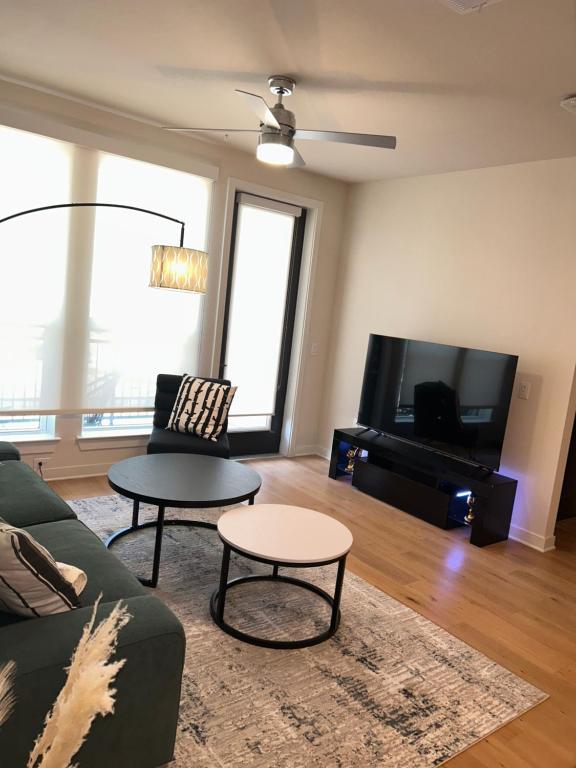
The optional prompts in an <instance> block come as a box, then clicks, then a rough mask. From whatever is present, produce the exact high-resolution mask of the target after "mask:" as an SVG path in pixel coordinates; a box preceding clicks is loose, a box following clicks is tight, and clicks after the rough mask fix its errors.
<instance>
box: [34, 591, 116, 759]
mask: <svg viewBox="0 0 576 768" xmlns="http://www.w3.org/2000/svg"><path fill="white" fill-rule="evenodd" d="M99 602H100V598H98V600H97V601H96V604H95V606H94V611H93V612H92V618H91V619H90V621H89V622H88V624H86V626H85V627H84V631H83V632H82V637H81V638H80V642H79V643H78V646H77V648H76V650H75V651H74V655H73V656H72V661H71V663H70V666H69V667H68V677H67V679H66V683H65V685H64V687H63V688H62V690H61V691H60V693H59V695H58V698H57V699H56V701H55V702H54V706H53V707H52V709H51V711H50V712H49V713H48V715H47V716H46V720H45V723H44V731H43V732H42V734H41V735H40V736H39V737H38V739H37V740H36V743H35V745H34V749H33V750H32V752H31V754H30V758H29V761H28V768H78V767H77V766H72V765H71V761H72V758H73V757H74V755H76V753H77V752H78V750H79V749H80V747H81V746H82V744H83V743H84V741H85V739H86V736H87V735H88V732H89V730H90V727H91V725H92V722H93V720H94V718H95V717H96V716H97V715H101V716H102V717H105V716H106V715H109V714H111V713H113V712H114V696H115V694H116V689H115V688H112V684H113V682H114V680H115V679H116V675H117V674H118V671H119V670H120V669H121V668H122V667H123V666H124V663H125V660H119V661H114V662H111V661H110V657H111V656H112V654H113V653H114V651H115V650H116V645H117V642H118V633H119V631H120V630H121V629H122V627H123V626H125V625H126V624H127V622H128V621H129V619H130V616H129V614H128V612H127V610H126V608H125V607H124V606H122V605H121V604H120V603H118V604H117V605H116V606H115V607H114V609H113V610H112V612H111V613H110V615H109V616H108V617H107V618H105V619H104V620H103V621H102V622H101V623H100V624H99V625H98V626H97V627H96V628H94V622H95V619H96V609H97V608H98V603H99Z"/></svg>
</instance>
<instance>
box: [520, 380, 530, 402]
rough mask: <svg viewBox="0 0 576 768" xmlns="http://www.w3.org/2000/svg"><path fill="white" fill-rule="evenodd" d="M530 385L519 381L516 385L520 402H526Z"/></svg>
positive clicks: (527, 382)
mask: <svg viewBox="0 0 576 768" xmlns="http://www.w3.org/2000/svg"><path fill="white" fill-rule="evenodd" d="M531 389H532V384H531V382H529V381H521V382H520V384H519V385H518V397H519V398H520V400H528V398H529V397H530V390H531Z"/></svg>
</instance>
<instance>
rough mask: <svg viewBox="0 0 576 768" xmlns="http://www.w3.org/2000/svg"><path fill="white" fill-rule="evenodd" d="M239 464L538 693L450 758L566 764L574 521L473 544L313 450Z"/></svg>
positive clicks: (574, 654)
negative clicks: (385, 499) (359, 486)
mask: <svg viewBox="0 0 576 768" xmlns="http://www.w3.org/2000/svg"><path fill="white" fill-rule="evenodd" d="M249 464H250V465H251V466H252V467H253V468H254V469H255V470H256V471H258V472H259V473H260V474H261V476H262V479H263V483H262V490H261V492H260V493H259V495H258V497H257V501H258V502H262V503H263V502H268V503H284V504H295V505H298V506H307V507H312V508H314V509H317V510H319V511H320V512H325V513H327V514H330V515H332V516H333V517H335V518H337V519H338V520H341V521H342V522H343V523H345V524H346V525H348V526H349V528H350V529H351V530H352V532H353V534H354V546H353V549H352V553H351V556H350V558H349V567H350V569H351V570H352V571H354V572H355V573H356V574H358V575H359V576H361V577H362V578H364V579H366V581H369V582H371V583H372V584H374V585H375V586H377V587H379V588H380V589H382V590H384V591H385V592H387V593H388V594H390V595H392V596H394V597H395V598H396V599H398V600H400V601H401V602H403V603H405V604H406V605H409V606H411V607H412V608H414V610H416V611H418V612H419V613H421V614H422V615H423V616H425V617H426V618H428V619H430V620H431V621H434V622H435V623H436V624H439V625H440V626H441V627H444V628H445V629H447V630H448V631H449V632H451V633H452V634H453V635H456V636H457V637H459V638H461V639H462V640H464V641H465V642H467V643H469V644H470V645H472V646H473V647H474V648H477V649H478V650H480V651H483V652H484V653H485V654H486V655H487V656H489V657H490V658H492V659H494V660H495V661H497V662H499V663H500V664H502V665H503V666H505V667H507V668H508V669H510V670H511V671H513V672H515V673H516V674H518V675H520V676H522V677H523V678H525V679H527V680H529V681H530V682H531V683H533V684H534V685H537V686H538V687H539V688H541V689H543V690H544V691H546V692H547V693H548V694H550V699H549V700H548V701H546V702H544V703H543V704H541V705H540V706H538V707H536V708H535V709H533V710H531V711H530V712H528V713H527V714H525V715H524V716H523V717H520V718H518V719H517V720H515V721H514V722H512V723H511V724H509V725H507V726H505V727H504V728H501V729H500V730H499V731H497V732H496V733H494V734H493V735H491V736H489V737H488V738H486V739H484V740H483V741H481V742H480V743H478V744H476V745H474V746H473V747H471V748H470V749H469V750H467V751H466V752H464V753H462V754H461V755H458V756H457V757H455V758H454V759H453V760H452V761H450V763H449V764H450V767H451V768H527V767H530V768H531V767H534V768H575V767H576V642H575V641H576V611H575V609H574V608H575V599H576V519H573V520H565V521H563V522H562V523H561V524H560V525H559V528H558V531H557V533H558V537H557V549H556V550H555V551H553V552H548V553H546V554H540V553H539V552H535V551H533V550H531V549H528V548H527V547H524V546H522V545H521V544H518V543H516V542H514V541H508V542H504V543H501V544H495V545H492V546H490V547H486V548H484V549H477V548H476V547H472V546H471V545H470V544H469V543H468V542H467V540H466V536H467V533H468V531H467V530H465V529H457V530H453V531H442V530H440V529H438V528H434V527H432V526H430V525H428V524H427V523H424V522H421V521H419V520H417V519H415V518H413V517H411V516H410V515H407V514H404V513H403V512H400V511H398V510H396V509H393V508H391V507H388V506H386V505H385V504H383V503H381V502H379V501H376V500H375V499H371V498H370V497H368V496H366V495H364V494H362V493H360V492H359V491H357V490H356V489H354V488H352V487H351V486H350V485H349V484H347V483H346V482H345V481H335V480H330V479H329V478H328V475H327V472H328V463H327V462H326V461H324V460H323V459H320V458H318V457H313V456H310V457H301V458H297V459H282V458H278V459H265V460H258V461H250V462H249ZM51 485H52V486H53V488H54V489H55V490H56V491H57V492H58V493H59V494H60V495H61V496H63V497H64V498H66V499H73V498H81V497H87V496H99V495H104V494H109V493H110V492H111V491H110V487H109V486H108V483H107V481H106V479H105V478H104V477H101V478H100V477H99V478H88V479H77V480H66V481H53V482H52V483H51ZM327 768H328V767H327Z"/></svg>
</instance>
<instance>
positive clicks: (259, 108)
mask: <svg viewBox="0 0 576 768" xmlns="http://www.w3.org/2000/svg"><path fill="white" fill-rule="evenodd" d="M268 85H269V87H270V90H271V92H272V93H273V94H274V95H276V96H277V97H278V101H277V103H276V105H275V106H274V107H269V106H268V104H266V102H265V101H264V99H263V98H262V97H261V96H258V95H257V94H255V93H248V92H247V91H241V90H239V89H236V93H238V94H239V95H240V96H241V97H242V98H243V99H244V101H245V103H246V104H247V105H248V106H249V107H250V109H251V110H252V111H253V112H254V113H255V114H256V116H257V117H258V118H259V120H260V128H258V129H242V128H169V127H165V128H164V130H166V131H174V132H176V133H195V132H198V133H201V132H206V131H217V132H218V133H257V134H258V147H257V149H256V157H257V159H258V160H261V161H262V162H263V163H269V164H270V165H283V166H289V167H291V168H297V167H300V166H303V165H306V163H305V162H304V159H303V157H302V155H301V154H300V152H298V150H297V149H296V147H295V146H294V141H299V140H300V139H302V140H306V141H337V142H341V143H344V144H359V145H362V146H364V147H380V148H383V149H395V148H396V137H395V136H378V135H375V134H370V133H343V132H342V131H311V130H305V129H302V128H296V118H295V116H294V113H293V112H290V110H289V109H286V108H285V107H284V104H283V103H282V99H283V98H284V97H285V96H291V95H292V93H293V91H294V88H295V87H296V82H295V81H294V80H293V79H292V78H291V77H287V76H286V75H272V76H271V77H269V78H268Z"/></svg>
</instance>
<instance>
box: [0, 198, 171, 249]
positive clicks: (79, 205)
mask: <svg viewBox="0 0 576 768" xmlns="http://www.w3.org/2000/svg"><path fill="white" fill-rule="evenodd" d="M54 208H124V209H125V210H128V211H138V212H139V213H147V214H149V215H150V216H158V218H160V219H167V220H168V221H173V222H175V223H176V224H180V247H181V248H182V247H183V246H184V226H185V223H184V222H183V221H180V219H174V218H173V217H172V216H166V214H164V213H158V211H150V210H148V209H147V208H138V207H137V206H135V205H122V204H120V203H59V204H58V205H43V206H42V207H41V208H30V210H28V211H19V213H13V214H11V215H10V216H5V217H4V218H3V219H0V224H3V223H4V222H5V221H10V219H17V218H18V217H19V216H27V215H28V214H29V213H38V212H39V211H51V210H53V209H54Z"/></svg>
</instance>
